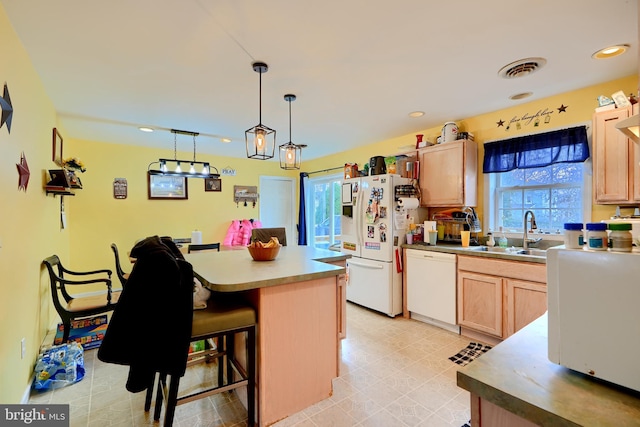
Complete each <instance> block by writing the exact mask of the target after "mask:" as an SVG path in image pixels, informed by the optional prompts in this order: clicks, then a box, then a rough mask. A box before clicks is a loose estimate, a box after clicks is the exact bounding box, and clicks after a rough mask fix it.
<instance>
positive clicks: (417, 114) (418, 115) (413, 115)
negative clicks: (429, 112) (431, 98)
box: [409, 111, 424, 119]
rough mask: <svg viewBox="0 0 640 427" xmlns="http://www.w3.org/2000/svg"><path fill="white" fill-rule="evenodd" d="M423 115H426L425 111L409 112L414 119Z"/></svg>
mask: <svg viewBox="0 0 640 427" xmlns="http://www.w3.org/2000/svg"><path fill="white" fill-rule="evenodd" d="M422 116H424V111H412V112H410V113H409V117H413V118H414V119H415V118H416V117H422Z"/></svg>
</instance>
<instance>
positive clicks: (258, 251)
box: [247, 245, 282, 261]
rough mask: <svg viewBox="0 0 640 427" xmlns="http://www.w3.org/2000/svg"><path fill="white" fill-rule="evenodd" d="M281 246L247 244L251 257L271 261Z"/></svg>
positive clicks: (255, 259)
mask: <svg viewBox="0 0 640 427" xmlns="http://www.w3.org/2000/svg"><path fill="white" fill-rule="evenodd" d="M281 247H282V245H279V246H274V247H272V248H260V247H257V246H247V249H249V253H250V254H251V258H253V260H254V261H273V260H274V259H276V258H277V257H278V253H280V248H281Z"/></svg>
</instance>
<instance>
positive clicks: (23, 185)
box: [16, 151, 31, 193]
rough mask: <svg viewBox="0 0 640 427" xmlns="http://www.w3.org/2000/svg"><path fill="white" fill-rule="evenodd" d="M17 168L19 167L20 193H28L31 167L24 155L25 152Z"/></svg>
mask: <svg viewBox="0 0 640 427" xmlns="http://www.w3.org/2000/svg"><path fill="white" fill-rule="evenodd" d="M16 166H17V167H18V191H20V190H24V192H25V193H26V192H27V186H28V185H29V177H30V176H31V172H29V165H28V164H27V157H26V156H25V155H24V151H23V152H22V155H21V156H20V163H19V164H16Z"/></svg>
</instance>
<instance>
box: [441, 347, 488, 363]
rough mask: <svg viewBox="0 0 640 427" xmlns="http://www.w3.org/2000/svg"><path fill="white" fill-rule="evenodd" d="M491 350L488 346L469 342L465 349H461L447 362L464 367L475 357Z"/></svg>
mask: <svg viewBox="0 0 640 427" xmlns="http://www.w3.org/2000/svg"><path fill="white" fill-rule="evenodd" d="M489 350H491V346H490V345H484V344H479V343H476V342H471V343H469V345H468V346H467V347H466V348H463V349H462V350H460V351H459V352H458V354H456V355H455V356H451V357H450V358H449V360H451V361H452V362H454V363H457V364H458V365H462V366H465V365H467V364H469V363H470V362H472V361H473V360H475V358H476V357H478V356H480V355H481V354H483V353H486V352H487V351H489Z"/></svg>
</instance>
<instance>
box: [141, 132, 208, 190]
mask: <svg viewBox="0 0 640 427" xmlns="http://www.w3.org/2000/svg"><path fill="white" fill-rule="evenodd" d="M171 133H173V159H158V161H157V162H152V163H151V164H150V165H149V167H148V168H147V172H148V173H149V175H166V176H183V177H186V178H219V177H220V174H219V173H218V169H216V168H215V167H213V166H211V165H210V164H209V162H198V161H196V136H198V135H200V134H199V133H198V132H191V131H187V130H178V129H171ZM178 134H180V135H190V136H192V137H193V160H180V159H178V158H177V154H178V151H177V135H178ZM155 164H157V165H158V166H159V168H158V169H152V168H151V166H152V165H155ZM183 167H184V168H185V170H183V169H182V168H183ZM211 169H215V171H216V173H212V172H211Z"/></svg>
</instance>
